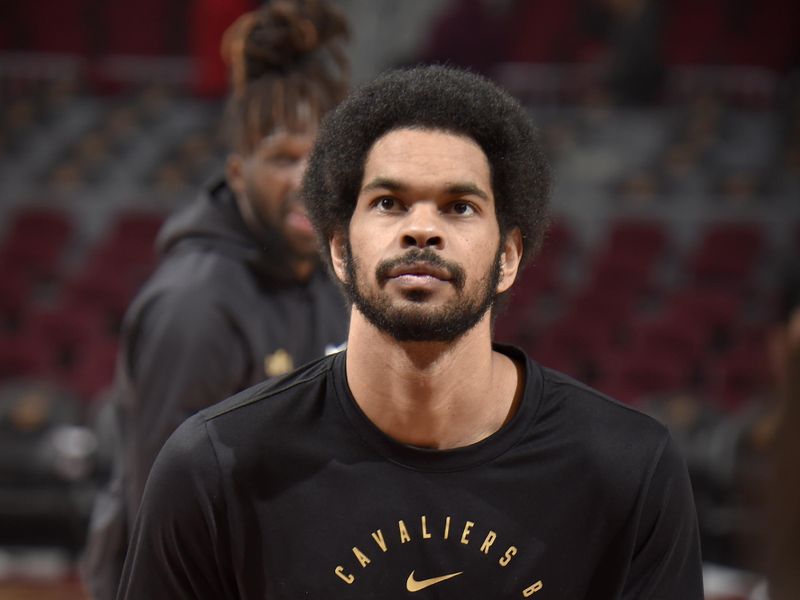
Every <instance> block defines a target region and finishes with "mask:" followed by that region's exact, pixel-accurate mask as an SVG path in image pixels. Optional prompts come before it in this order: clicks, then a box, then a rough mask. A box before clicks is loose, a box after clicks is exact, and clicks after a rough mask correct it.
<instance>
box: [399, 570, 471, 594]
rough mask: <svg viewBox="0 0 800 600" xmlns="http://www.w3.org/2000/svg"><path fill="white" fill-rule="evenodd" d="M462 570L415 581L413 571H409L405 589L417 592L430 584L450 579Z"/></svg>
mask: <svg viewBox="0 0 800 600" xmlns="http://www.w3.org/2000/svg"><path fill="white" fill-rule="evenodd" d="M463 572H464V571H459V572H458V573H450V574H449V575H442V576H440V577H431V578H430V579H422V580H421V581H417V580H416V579H414V571H411V575H409V576H408V579H407V580H406V589H407V590H408V591H409V592H419V591H420V590H424V589H425V588H429V587H431V586H432V585H436V584H437V583H441V582H443V581H447V580H448V579H452V578H453V577H458V576H459V575H461V574H462V573H463Z"/></svg>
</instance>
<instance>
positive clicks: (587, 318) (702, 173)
mask: <svg viewBox="0 0 800 600" xmlns="http://www.w3.org/2000/svg"><path fill="white" fill-rule="evenodd" d="M339 4H340V6H341V7H342V8H343V10H345V12H346V13H347V15H348V17H349V19H350V22H351V25H352V29H353V32H352V38H353V39H352V44H351V47H350V52H351V55H352V60H353V65H354V73H353V77H354V80H355V82H360V81H364V80H367V79H369V78H370V77H371V76H372V75H374V74H375V73H377V72H378V71H380V70H382V69H384V68H388V67H394V66H402V65H407V64H413V63H416V62H420V61H423V62H445V63H447V64H452V65H460V66H467V67H470V68H472V69H474V70H477V71H480V72H482V73H484V74H486V75H487V76H489V77H491V78H493V79H495V80H496V81H498V82H499V83H500V84H502V85H503V86H505V87H506V88H507V89H508V90H510V91H511V92H512V93H513V94H514V95H516V96H517V97H518V98H520V100H522V101H523V103H524V104H525V105H526V106H527V107H528V108H529V110H530V112H531V114H532V115H533V117H534V118H535V120H536V122H537V123H538V125H539V127H540V130H541V134H542V137H543V139H544V141H545V144H546V147H547V151H548V155H549V157H550V160H551V162H552V165H553V168H554V172H555V181H556V186H555V189H554V196H553V210H554V221H553V226H552V229H551V232H550V235H549V237H548V239H547V241H546V244H545V247H544V249H543V252H542V254H541V256H540V257H539V258H538V259H537V260H535V261H534V262H533V264H532V265H531V266H530V267H529V268H528V269H527V270H526V271H525V272H524V273H523V275H522V278H521V281H519V282H518V284H517V285H516V287H515V289H514V292H513V294H512V296H511V297H510V298H508V299H506V300H505V304H506V307H505V308H506V310H505V312H504V313H502V315H501V316H500V317H499V319H498V321H497V325H496V337H497V339H498V340H500V341H504V342H510V343H514V344H517V345H519V346H521V347H523V348H524V349H526V350H527V351H528V352H530V353H531V354H532V355H533V356H534V357H535V358H536V359H538V360H539V361H540V362H542V363H544V364H545V365H548V366H551V367H553V368H556V369H559V370H562V371H564V372H566V373H568V374H571V375H573V376H575V377H576V378H578V379H580V380H581V381H584V382H586V383H588V384H590V385H593V386H595V387H597V388H598V389H600V390H601V391H603V392H606V393H608V394H609V395H611V396H613V397H615V398H618V399H619V400H621V401H623V402H626V403H630V404H632V405H634V406H637V407H639V408H641V409H642V410H645V411H649V412H651V413H652V414H654V415H656V416H657V417H658V418H660V419H662V420H663V421H664V422H666V423H667V424H668V425H669V426H670V427H671V428H672V431H673V434H674V435H675V437H676V439H677V440H678V441H679V443H680V444H681V445H682V447H683V449H684V452H685V456H686V458H687V462H688V464H689V468H690V471H691V474H692V479H693V484H694V486H695V492H696V502H697V507H698V514H699V518H700V524H701V531H702V535H703V548H704V557H705V560H706V562H707V563H708V582H707V583H708V584H709V598H711V597H719V598H721V597H723V596H724V594H729V596H728V597H730V598H744V597H747V596H746V595H747V594H749V593H750V589H751V588H753V587H754V586H755V585H756V583H755V582H756V581H757V570H758V554H759V547H760V546H759V544H760V541H759V540H760V538H759V535H760V530H761V525H762V521H761V517H760V515H759V511H758V506H759V497H758V496H759V490H760V489H761V487H762V486H761V485H760V483H763V477H764V476H765V469H764V465H763V463H762V460H763V456H762V454H763V449H764V447H765V446H766V445H767V444H768V441H769V435H770V430H771V427H772V423H771V419H772V416H773V409H774V403H775V399H774V390H773V385H774V376H773V373H772V370H771V363H770V356H769V353H768V351H767V347H768V343H767V342H768V339H769V333H770V331H771V330H772V328H773V327H775V326H776V324H777V322H778V320H779V314H778V313H779V304H780V293H781V292H780V291H781V286H782V284H783V278H784V274H785V269H786V268H787V267H791V266H792V265H793V264H794V263H796V262H797V257H798V255H800V193H799V192H800V135H798V134H800V69H798V66H799V61H798V59H799V58H800V37H798V36H797V31H800V4H798V3H797V2H796V1H795V0H764V1H759V2H756V1H755V0H671V1H669V2H666V1H665V2H657V1H648V0H572V1H565V0H517V1H514V0H494V1H491V0H483V1H481V0H409V1H404V2H394V1H390V0H371V1H369V2H366V1H361V0H340V2H339ZM253 6H254V4H253V3H252V2H248V1H246V0H174V1H170V2H162V1H160V0H139V1H138V2H134V3H128V2H113V1H111V0H59V1H58V2H51V1H49V0H27V1H26V2H21V1H20V2H13V1H12V2H4V3H2V4H0V103H1V105H0V123H2V128H0V273H2V276H0V548H1V549H0V581H10V582H11V583H9V584H8V585H7V587H5V588H4V587H3V584H2V583H0V597H3V598H17V597H19V598H33V597H38V598H45V597H50V596H47V595H46V593H47V592H46V591H44V588H39V587H36V586H40V585H41V582H42V581H64V582H65V583H64V584H63V585H64V586H65V587H64V588H63V590H64V591H63V592H62V593H61V595H56V596H53V597H61V598H67V597H75V598H78V597H81V596H80V586H79V585H77V584H76V583H75V579H74V577H75V576H74V571H73V565H74V559H75V558H76V557H77V556H78V555H79V553H80V550H81V547H82V544H83V541H84V535H85V528H86V519H87V517H88V513H89V510H90V507H91V503H92V499H93V496H94V493H95V491H96V490H97V488H98V485H99V484H100V482H102V481H103V480H104V478H105V477H107V469H108V465H109V452H110V444H111V440H110V439H109V433H108V431H109V428H108V423H107V422H106V421H105V419H107V418H108V415H107V414H106V413H105V412H104V411H103V406H104V403H103V396H104V392H105V391H106V390H107V387H108V385H109V384H110V382H111V379H112V377H113V371H114V362H115V359H116V350H117V340H118V332H119V326H120V322H121V319H122V315H123V313H124V311H125V309H126V307H127V305H128V303H129V302H130V300H131V299H132V297H133V295H134V294H135V293H136V290H137V288H138V286H139V285H141V283H142V282H143V280H144V279H145V278H146V277H147V275H148V274H149V273H150V272H151V270H152V268H153V266H154V264H155V261H156V256H155V254H154V250H153V240H154V238H155V235H156V233H157V231H158V229H159V227H160V225H161V223H162V222H163V220H164V218H165V217H166V215H168V214H169V213H170V212H172V211H173V210H175V209H176V208H177V207H179V206H181V205H182V204H184V203H185V202H187V201H188V200H189V199H191V197H192V196H193V194H195V193H196V192H197V191H198V189H199V188H200V186H201V185H202V183H203V182H204V181H206V180H207V179H209V178H210V177H211V176H213V175H215V174H217V173H219V172H220V169H221V168H222V165H223V162H224V159H225V154H226V141H225V132H224V130H223V127H222V120H221V116H222V113H223V110H224V95H225V91H226V89H227V84H226V75H225V67H224V65H223V64H222V62H221V60H220V59H219V53H218V48H219V40H220V37H221V34H222V32H223V31H224V29H225V28H226V27H227V26H228V25H229V24H230V23H231V22H232V21H233V20H234V19H235V18H236V17H237V16H238V15H240V14H241V13H242V12H244V11H246V10H248V9H250V8H251V7H253ZM20 582H22V583H20ZM26 582H27V583H26ZM35 582H40V583H35ZM31 586H33V587H31ZM25 590H28V591H27V592H26V591H25ZM31 590H33V591H31ZM36 590H38V591H36ZM37 594H38V595H37Z"/></svg>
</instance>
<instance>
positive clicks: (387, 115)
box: [302, 66, 551, 265]
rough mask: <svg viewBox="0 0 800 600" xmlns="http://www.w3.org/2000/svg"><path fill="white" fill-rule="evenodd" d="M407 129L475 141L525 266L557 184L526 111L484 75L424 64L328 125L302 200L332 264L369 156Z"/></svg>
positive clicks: (391, 79)
mask: <svg viewBox="0 0 800 600" xmlns="http://www.w3.org/2000/svg"><path fill="white" fill-rule="evenodd" d="M401 128H413V129H432V130H439V131H446V132H451V133H454V134H458V135H464V136H466V137H469V138H471V139H473V140H474V141H475V142H476V143H477V144H478V145H479V146H480V147H481V149H482V150H483V152H484V153H485V154H486V157H487V158H488V160H489V165H490V168H491V176H492V191H493V193H494V196H495V206H496V212H497V220H498V223H499V225H500V231H501V234H502V235H506V234H507V233H508V232H509V231H510V230H511V229H512V228H514V227H518V228H519V229H520V232H521V233H522V239H523V252H524V254H523V258H524V260H528V259H530V258H531V257H533V256H535V254H536V252H537V251H538V249H539V247H540V246H541V243H542V238H543V236H544V232H545V230H546V228H547V221H548V217H547V208H548V201H549V196H550V186H551V179H550V169H549V166H548V163H547V160H546V159H545V156H544V153H543V151H542V145H541V143H540V141H539V139H538V136H537V133H536V130H535V127H534V125H533V123H532V121H531V119H530V117H529V116H528V114H527V112H526V111H525V109H524V108H523V107H522V106H521V105H520V103H519V102H518V101H517V100H515V99H514V98H512V97H511V96H510V95H509V94H507V93H506V92H505V91H503V90H501V89H500V88H498V87H497V86H496V85H495V84H494V83H492V82H490V81H489V80H488V79H485V78H484V77H481V76H479V75H476V74H474V73H470V72H467V71H463V70H458V69H453V68H449V67H443V66H421V67H415V68H411V69H400V70H396V71H389V72H387V73H385V74H383V75H381V76H380V77H378V78H377V79H375V80H374V81H372V82H371V83H369V84H367V85H365V86H363V87H361V88H360V89H358V90H356V91H355V92H353V93H352V94H351V95H350V96H349V97H348V98H346V99H345V100H344V101H343V102H342V103H341V104H340V105H339V106H338V108H336V109H335V110H333V111H332V112H330V113H328V115H327V116H326V117H325V118H324V119H323V122H322V126H321V128H320V131H319V135H318V136H317V141H316V144H315V146H314V149H313V150H312V152H311V156H310V158H309V164H308V169H307V170H306V173H305V177H304V179H303V187H302V194H303V198H304V200H305V203H306V208H307V210H308V213H309V217H310V218H311V221H312V222H313V224H314V227H315V228H316V230H317V232H318V233H319V234H320V240H321V243H322V244H323V246H324V248H323V253H322V254H323V256H324V257H325V259H326V260H327V261H328V264H329V265H330V248H329V247H327V246H328V242H329V240H330V239H331V235H332V234H333V233H335V232H344V233H345V234H346V233H347V229H348V224H349V222H350V217H351V216H352V213H353V209H354V207H355V203H356V198H357V197H358V193H359V189H360V186H361V180H362V178H363V172H364V162H365V160H366V157H367V154H368V152H369V150H370V149H371V148H372V146H373V144H374V143H375V142H376V141H377V140H378V139H379V138H381V137H382V136H383V135H385V134H386V133H388V132H390V131H393V130H396V129H401Z"/></svg>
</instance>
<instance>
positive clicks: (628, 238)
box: [606, 219, 669, 260]
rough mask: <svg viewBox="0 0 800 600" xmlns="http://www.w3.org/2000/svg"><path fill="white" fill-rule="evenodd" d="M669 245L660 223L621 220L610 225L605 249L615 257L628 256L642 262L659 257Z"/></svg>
mask: <svg viewBox="0 0 800 600" xmlns="http://www.w3.org/2000/svg"><path fill="white" fill-rule="evenodd" d="M668 245H669V236H668V234H667V232H666V230H665V227H664V225H663V224H662V223H659V222H658V221H650V220H633V219H623V220H619V221H616V222H614V223H612V224H611V227H610V229H609V231H608V238H607V244H606V248H607V250H611V251H613V254H614V255H615V256H618V255H620V253H622V254H630V255H634V256H638V257H642V260H645V259H650V260H655V259H658V258H659V257H661V255H662V254H663V253H664V251H665V250H666V249H667V247H668Z"/></svg>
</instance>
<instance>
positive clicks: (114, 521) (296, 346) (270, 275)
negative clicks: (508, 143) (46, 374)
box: [82, 0, 349, 600]
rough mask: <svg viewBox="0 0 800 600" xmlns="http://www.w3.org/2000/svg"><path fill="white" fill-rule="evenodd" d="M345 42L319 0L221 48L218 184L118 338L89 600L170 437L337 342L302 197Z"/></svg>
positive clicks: (172, 233) (231, 36) (163, 246)
mask: <svg viewBox="0 0 800 600" xmlns="http://www.w3.org/2000/svg"><path fill="white" fill-rule="evenodd" d="M347 35H348V28H347V24H346V21H345V19H344V17H343V15H342V14H341V12H340V11H339V10H338V9H337V8H336V7H335V6H334V5H332V4H331V3H328V2H326V1H324V0H273V1H272V2H270V3H267V4H266V5H264V6H262V7H261V8H259V9H258V10H256V11H253V12H250V13H247V14H245V15H243V16H242V17H241V18H240V19H239V20H238V21H236V22H235V23H234V24H233V25H232V26H231V28H230V29H229V30H228V31H227V32H226V34H225V37H224V39H223V47H222V51H223V55H224V57H225V59H226V61H227V62H228V64H229V67H230V73H231V82H232V92H231V96H230V99H229V104H228V107H227V124H228V126H229V132H230V136H231V138H230V140H231V152H230V154H229V156H228V159H227V165H226V173H225V176H224V177H222V178H219V179H217V180H215V181H213V182H212V183H211V184H210V185H209V186H208V187H207V188H206V189H205V190H204V191H203V193H202V194H201V195H200V197H199V198H198V199H197V200H196V201H195V202H194V203H192V204H191V205H189V206H188V207H186V209H185V210H183V211H182V212H179V213H178V214H176V215H174V216H173V217H172V218H170V219H169V220H168V221H167V222H166V223H165V225H164V227H163V229H162V230H161V232H160V233H159V237H158V241H157V245H158V248H159V251H160V256H161V259H160V263H159V265H158V268H157V270H156V271H155V273H154V274H153V275H152V277H151V278H150V279H149V281H148V282H147V283H146V284H145V286H144V287H143V289H142V290H141V292H140V293H139V294H138V295H137V297H136V298H135V299H134V301H133V303H132V304H131V306H130V308H129V309H128V311H127V314H126V316H125V319H124V323H123V332H122V335H123V337H122V349H121V353H120V355H119V358H118V366H117V374H116V378H115V384H114V386H115V387H114V390H113V393H112V400H111V401H112V402H113V405H114V409H115V414H116V421H117V423H118V427H119V447H118V451H117V452H116V456H115V459H114V465H113V474H112V481H111V484H110V487H109V489H108V490H107V491H104V492H102V493H100V494H99V495H98V498H97V500H96V504H95V508H94V511H93V515H92V519H91V523H90V530H89V537H88V543H87V548H86V552H85V556H84V560H83V565H82V571H83V575H84V580H85V582H86V586H87V588H88V589H89V590H90V592H91V593H92V594H93V596H94V597H95V598H96V599H103V600H104V599H106V598H113V597H114V596H115V594H116V588H117V586H118V581H119V573H120V570H121V566H122V562H123V560H124V557H125V552H126V547H127V541H128V536H129V532H130V526H131V525H132V524H133V520H134V517H135V515H136V512H137V510H138V507H139V502H140V499H141V496H142V492H143V489H144V484H145V480H146V479H147V476H148V473H149V472H150V467H151V465H152V463H153V460H154V459H155V457H156V455H157V454H158V451H159V450H160V449H161V446H162V445H163V443H164V441H165V440H166V439H167V438H168V437H169V435H170V434H171V433H172V432H173V431H174V430H175V428H176V427H177V426H178V425H179V424H180V423H181V422H182V421H183V420H184V419H186V418H187V417H188V416H189V415H191V414H193V413H195V412H196V411H198V410H200V409H202V408H204V407H207V406H209V405H211V404H213V403H215V402H217V401H219V400H222V399H223V398H225V397H227V396H230V395H231V394H233V393H235V392H237V391H239V390H242V389H244V388H246V387H248V386H251V385H253V384H255V383H258V382H259V381H262V380H263V379H265V378H268V377H274V376H276V375H282V374H284V373H286V372H288V371H290V370H292V369H294V368H295V367H297V366H299V365H301V364H303V363H306V362H308V361H310V360H312V359H315V358H318V357H320V356H323V355H324V354H325V353H326V352H330V351H332V350H333V349H335V348H338V347H339V346H340V345H341V344H342V343H343V342H344V341H345V337H346V332H347V323H348V313H347V311H346V304H345V301H344V299H343V297H342V295H341V293H340V291H339V289H338V287H337V286H336V284H335V283H333V281H332V280H331V279H330V277H329V275H328V274H327V273H326V271H325V269H324V267H323V266H322V265H321V262H320V259H319V255H318V244H317V239H316V236H315V234H314V231H313V228H312V226H311V223H310V221H309V219H308V217H307V215H306V211H305V208H304V207H303V204H302V202H301V200H300V197H299V195H298V188H299V185H300V181H301V178H302V174H303V171H304V169H305V166H306V160H307V157H308V154H309V151H310V150H311V146H312V143H313V141H314V137H315V135H316V131H317V128H318V125H319V122H320V119H321V118H322V116H323V115H324V114H325V113H326V112H327V111H329V110H330V109H331V108H333V107H334V106H335V105H336V104H337V103H338V102H339V101H340V100H341V98H342V97H343V96H344V94H345V93H346V89H347V87H348V82H349V63H348V61H347V59H346V57H345V54H344V50H343V43H344V41H345V40H346V38H347Z"/></svg>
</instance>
